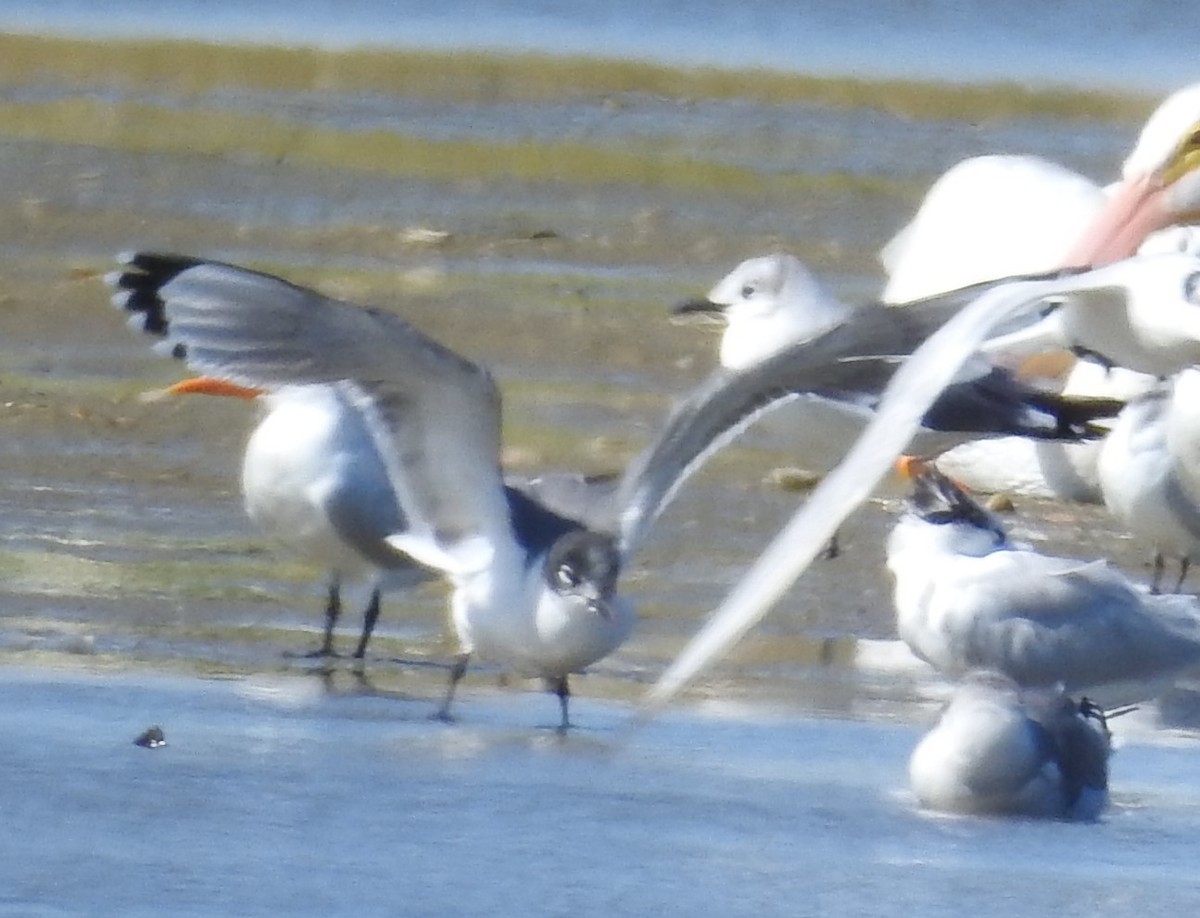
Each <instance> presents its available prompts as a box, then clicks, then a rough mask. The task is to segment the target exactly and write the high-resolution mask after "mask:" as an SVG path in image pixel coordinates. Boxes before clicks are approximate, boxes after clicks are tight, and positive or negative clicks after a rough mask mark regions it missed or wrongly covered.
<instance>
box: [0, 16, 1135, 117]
mask: <svg viewBox="0 0 1200 918" xmlns="http://www.w3.org/2000/svg"><path fill="white" fill-rule="evenodd" d="M35 81H45V82H49V83H60V84H61V83H68V84H69V83H74V84H82V85H87V86H91V87H122V86H148V85H157V86H161V87H163V88H164V89H169V90H172V91H177V92H202V91H205V90H209V89H213V88H217V87H224V86H241V87H251V88H257V89H262V90H272V91H300V90H319V91H321V92H363V91H371V92H376V93H392V94H397V95H404V96H410V97H414V98H423V99H431V100H439V101H452V100H458V101H462V100H483V101H491V102H495V101H501V100H519V101H539V100H549V99H569V98H580V97H597V96H599V97H606V96H619V95H622V94H629V93H645V94H651V95H655V96H660V97H663V98H667V99H676V100H681V101H688V100H693V99H746V100H749V101H755V102H759V103H764V104H773V105H774V104H788V103H793V104H794V103H812V104H819V105H824V106H831V107H847V108H850V107H854V108H872V109H878V110H880V111H883V112H888V113H891V114H894V115H897V116H901V117H907V118H923V119H955V118H963V119H968V120H972V121H976V122H978V121H986V120H997V119H1005V118H1013V117H1030V116H1034V117H1052V118H1073V119H1110V120H1111V119H1128V120H1130V121H1132V122H1137V121H1139V120H1140V119H1141V118H1143V117H1144V116H1145V112H1146V110H1147V108H1148V107H1149V106H1150V105H1151V104H1152V102H1153V100H1152V99H1149V98H1148V97H1146V96H1140V95H1133V94H1130V95H1112V94H1106V93H1100V92H1078V91H1069V90H1051V89H1039V90H1034V89H1029V88H1027V87H1024V86H1020V85H1018V84H1014V83H1002V84H989V85H977V86H957V85H949V84H941V83H924V82H917V81H905V80H890V81H871V80H860V79H847V78H819V77H811V76H803V75H797V74H788V73H781V72H775V71H769V70H719V69H715V68H677V67H666V66H660V65H654V64H646V63H636V62H631V61H617V60H602V59H594V58H578V57H575V58H551V57H546V56H540V55H499V54H485V53H464V52H452V53H449V52H447V53H436V52H416V51H401V50H389V51H381V50H374V49H370V50H368V49H355V50H348V51H328V50H317V49H313V48H282V47H265V46H252V45H234V46H229V45H222V46H217V45H210V44H204V43H200V42H185V41H115V42H114V41H109V42H94V41H86V40H77V39H66V38H50V37H42V36H19V35H0V85H9V86H16V85H23V84H26V83H28V82H35Z"/></svg>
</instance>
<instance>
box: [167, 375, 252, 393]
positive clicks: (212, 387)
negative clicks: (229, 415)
mask: <svg viewBox="0 0 1200 918" xmlns="http://www.w3.org/2000/svg"><path fill="white" fill-rule="evenodd" d="M264 391H265V390H264V389H256V388H254V387H252V386H240V385H238V384H237V383H232V382H229V381H228V380H225V379H216V378H215V377H212V376H193V377H192V378H191V379H183V380H180V381H179V382H177V383H175V385H173V386H169V387H167V389H166V393H167V394H168V395H223V396H225V397H227V398H245V399H254V398H258V397H259V396H260V395H262V394H263V392H264Z"/></svg>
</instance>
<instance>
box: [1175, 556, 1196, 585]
mask: <svg viewBox="0 0 1200 918" xmlns="http://www.w3.org/2000/svg"><path fill="white" fill-rule="evenodd" d="M1191 566H1192V559H1191V558H1189V557H1188V556H1187V555H1184V556H1183V557H1182V558H1180V559H1179V581H1178V582H1177V583H1176V584H1175V592H1176V593H1182V592H1183V581H1185V580H1187V575H1188V568H1190V567H1191Z"/></svg>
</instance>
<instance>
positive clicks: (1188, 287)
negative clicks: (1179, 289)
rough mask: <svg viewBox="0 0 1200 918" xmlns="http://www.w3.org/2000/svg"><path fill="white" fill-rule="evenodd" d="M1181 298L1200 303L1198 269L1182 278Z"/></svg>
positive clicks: (1199, 274)
mask: <svg viewBox="0 0 1200 918" xmlns="http://www.w3.org/2000/svg"><path fill="white" fill-rule="evenodd" d="M1183 298H1184V299H1185V300H1187V301H1188V302H1189V303H1196V304H1197V305H1200V271H1195V272H1193V273H1191V274H1189V275H1188V276H1187V278H1186V279H1185V280H1184V282H1183Z"/></svg>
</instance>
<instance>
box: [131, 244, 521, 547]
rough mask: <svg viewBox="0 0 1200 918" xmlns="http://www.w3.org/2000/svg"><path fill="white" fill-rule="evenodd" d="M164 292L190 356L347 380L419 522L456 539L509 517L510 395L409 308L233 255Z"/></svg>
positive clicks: (229, 370) (294, 380)
mask: <svg viewBox="0 0 1200 918" xmlns="http://www.w3.org/2000/svg"><path fill="white" fill-rule="evenodd" d="M135 264H136V262H135ZM158 293H159V296H160V298H161V300H162V302H163V308H164V313H165V319H166V329H165V333H166V337H167V340H168V341H172V342H176V343H177V344H180V345H182V346H183V347H184V348H185V349H186V354H185V357H186V359H187V361H188V364H189V365H190V366H192V367H194V368H196V369H198V370H200V371H202V372H205V373H212V374H214V375H219V376H222V377H225V378H228V379H231V380H233V381H235V382H239V383H243V384H248V385H254V386H262V387H267V388H272V387H277V386H280V385H288V384H306V383H337V384H338V385H339V386H340V387H341V388H342V391H343V394H344V395H345V396H346V398H347V399H348V400H349V401H350V403H351V404H352V405H353V406H354V407H355V408H356V409H357V410H358V411H359V412H361V414H362V416H363V418H364V419H365V421H366V424H367V428H368V430H369V431H370V433H371V436H372V438H373V439H374V440H375V442H376V446H377V448H378V450H379V455H380V457H381V458H382V459H383V461H384V464H385V466H386V467H387V472H388V477H389V479H390V480H391V482H392V484H393V487H394V488H395V490H396V494H397V496H398V497H399V499H400V502H401V504H402V506H403V509H404V512H405V514H407V516H408V517H409V524H410V527H411V529H412V531H414V532H416V533H418V534H429V535H431V536H432V537H433V538H434V539H435V540H436V542H437V545H438V546H439V547H452V546H453V545H454V544H455V543H456V542H458V541H460V540H464V539H467V538H471V537H473V536H477V535H480V534H491V531H492V527H494V526H495V524H496V521H504V522H505V525H506V524H507V507H506V504H505V501H504V494H503V489H502V488H503V482H502V479H501V473H500V467H499V452H500V397H499V393H498V391H497V389H496V386H495V383H494V382H493V380H492V378H491V376H490V374H488V372H487V371H486V370H485V369H483V368H482V367H479V366H477V365H475V364H473V363H471V362H470V361H467V360H465V359H463V358H461V357H459V356H458V355H457V354H455V353H454V352H452V351H450V350H448V349H447V348H445V347H443V346H441V345H440V344H438V343H437V342H435V341H433V340H432V339H430V338H428V337H426V336H425V335H423V334H421V333H420V332H419V331H417V330H416V329H415V328H413V327H412V326H411V325H409V324H408V323H407V322H405V321H404V320H402V319H401V318H399V317H398V316H395V315H391V314H389V313H385V312H381V311H378V310H374V309H365V308H362V307H359V306H355V305H352V304H350V303H345V302H341V301H338V300H333V299H330V298H328V297H325V296H322V295H321V294H319V293H316V292H315V291H312V290H308V289H306V288H303V287H298V286H296V285H294V284H290V283H287V282H286V281H283V280H280V279H278V278H275V277H271V276H270V275H266V274H260V273H257V272H254V271H248V270H245V269H242V268H237V267H234V266H231V265H224V264H218V263H212V262H204V263H199V264H196V265H194V266H191V267H187V268H186V269H185V270H183V271H181V272H180V273H178V274H177V275H176V276H175V277H174V278H173V279H171V280H169V281H168V282H167V283H166V284H165V285H163V287H162V289H161V290H160V291H159V292H158Z"/></svg>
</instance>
